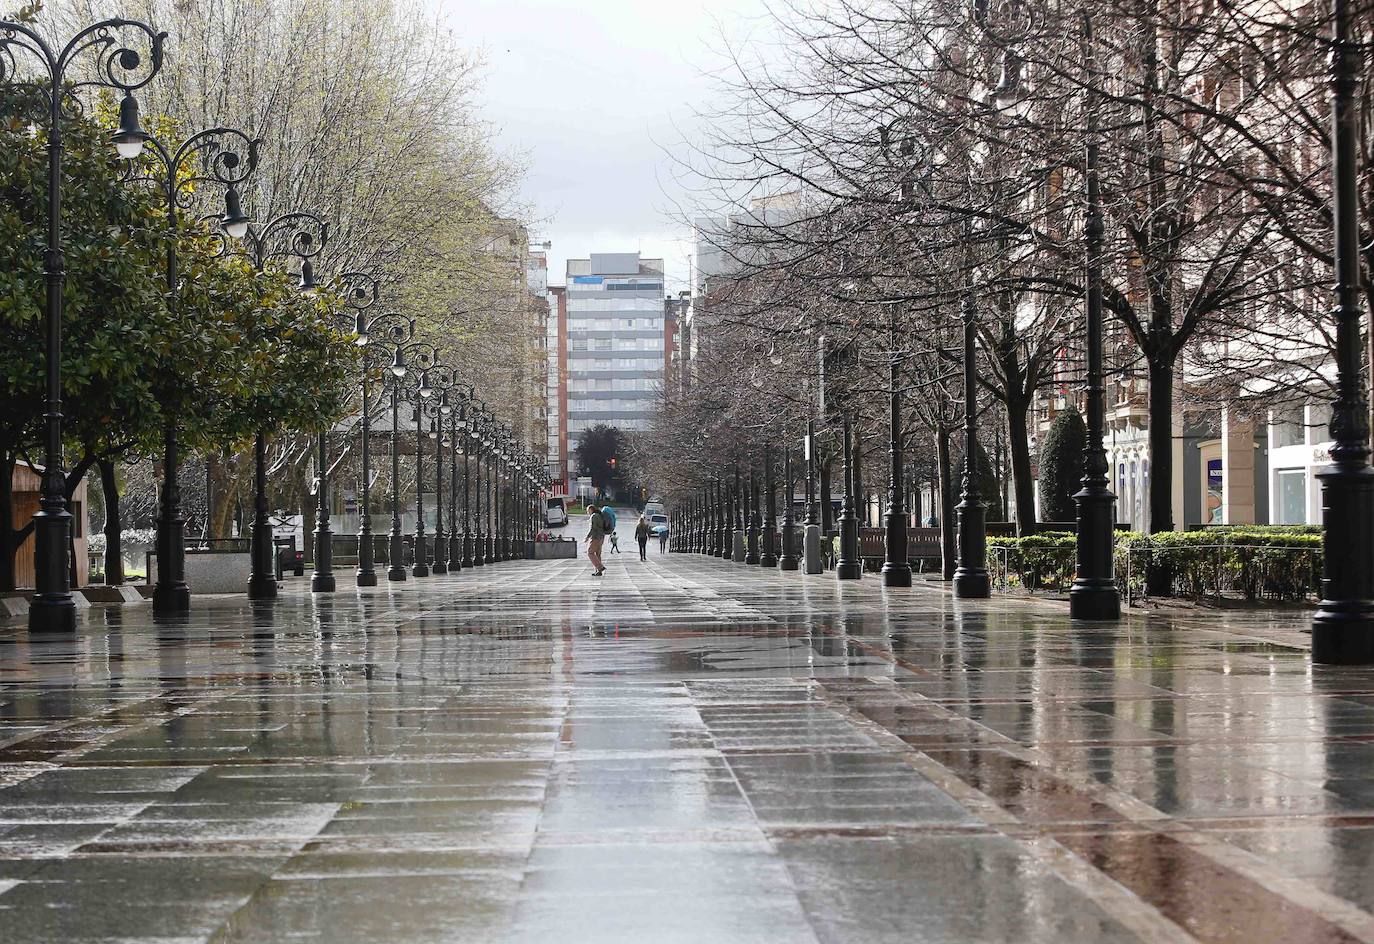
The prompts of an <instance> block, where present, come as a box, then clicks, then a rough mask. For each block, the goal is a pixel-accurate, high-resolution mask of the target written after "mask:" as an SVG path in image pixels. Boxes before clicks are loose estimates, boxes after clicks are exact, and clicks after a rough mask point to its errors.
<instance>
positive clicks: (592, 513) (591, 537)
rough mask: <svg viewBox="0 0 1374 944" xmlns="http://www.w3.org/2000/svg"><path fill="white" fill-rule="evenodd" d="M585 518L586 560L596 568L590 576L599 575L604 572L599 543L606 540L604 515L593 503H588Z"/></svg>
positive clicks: (604, 567) (604, 566)
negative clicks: (586, 521) (586, 519)
mask: <svg viewBox="0 0 1374 944" xmlns="http://www.w3.org/2000/svg"><path fill="white" fill-rule="evenodd" d="M587 518H588V525H587V560H589V561H591V562H592V566H593V567H595V568H596V570H593V571H592V576H593V577H600V576H601V575H602V574H604V573H605V572H606V565H605V564H603V563H601V545H602V543H603V542H604V541H605V540H606V517H605V515H603V514H602V513H601V510H600V509H599V508H597V507H596V506H595V505H588V506H587Z"/></svg>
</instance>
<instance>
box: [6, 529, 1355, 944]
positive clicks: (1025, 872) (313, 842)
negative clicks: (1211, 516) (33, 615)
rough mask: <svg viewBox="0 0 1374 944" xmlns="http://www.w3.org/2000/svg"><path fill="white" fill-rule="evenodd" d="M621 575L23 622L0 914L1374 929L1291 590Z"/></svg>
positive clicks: (332, 936)
mask: <svg viewBox="0 0 1374 944" xmlns="http://www.w3.org/2000/svg"><path fill="white" fill-rule="evenodd" d="M622 543H623V542H622ZM629 549H630V550H631V551H633V548H632V546H631V548H629ZM608 566H609V569H608V572H607V575H606V576H605V577H604V578H601V579H599V580H592V579H591V578H589V577H588V576H587V564H586V562H585V561H584V560H577V561H558V562H540V563H534V562H518V563H507V564H501V565H494V566H488V567H484V568H480V569H474V570H472V571H465V572H463V573H462V574H458V575H449V576H446V577H431V578H428V579H424V580H419V581H417V580H413V579H412V580H410V581H407V582H406V583H405V584H404V585H403V586H402V588H401V589H400V590H398V591H393V590H390V589H388V588H386V587H382V588H380V589H378V590H376V591H368V592H366V593H364V594H358V593H356V592H354V591H351V590H349V591H345V592H340V593H338V594H336V595H334V596H332V597H328V596H324V597H320V598H317V599H316V600H314V601H312V600H311V598H310V595H309V593H308V592H304V591H305V584H306V581H302V580H295V581H292V582H290V583H288V584H287V585H286V589H285V590H284V593H283V596H282V597H281V599H279V600H278V601H277V602H276V603H275V604H267V605H263V606H257V607H253V606H250V605H249V604H248V603H247V602H246V601H244V600H243V599H242V598H237V597H218V598H199V599H197V601H196V607H195V609H194V610H193V612H192V614H191V615H190V617H189V618H187V619H184V620H179V621H165V622H154V621H153V620H152V617H151V613H150V611H149V609H148V608H147V607H125V608H117V607H109V608H102V607H94V608H92V609H91V610H90V611H88V612H87V613H85V615H84V616H83V622H82V625H81V629H80V633H79V635H78V636H77V637H76V638H75V639H37V638H31V637H29V636H28V635H27V633H26V632H25V631H24V628H23V624H22V621H21V622H18V623H10V624H0V940H3V941H6V942H8V941H15V942H49V941H66V942H93V941H104V942H113V941H120V942H131V941H138V942H150V944H151V942H158V944H170V942H184V941H214V942H239V941H281V940H292V941H296V940H302V941H327V942H344V944H347V942H362V941H369V942H372V941H378V942H381V941H385V942H410V941H417V942H429V941H446V942H467V941H474V942H487V941H519V942H545V941H548V942H560V944H561V942H582V941H587V942H621V941H624V942H631V941H632V942H636V944H658V942H679V941H681V942H687V941H690V942H712V944H716V942H719V944H730V942H787V944H792V942H861V944H881V942H899V941H900V942H904V944H906V942H950V944H956V942H957V944H963V942H984V941H987V942H994V941H1017V942H1038V941H1046V942H1077V941H1082V942H1118V941H1170V942H1172V941H1193V940H1196V941H1207V942H1212V941H1215V942H1238V944H1239V942H1255V941H1283V942H1300V944H1317V942H1345V941H1374V873H1371V872H1370V871H1367V870H1368V869H1370V868H1371V866H1374V670H1362V669H1349V668H1345V669H1341V668H1327V667H1313V666H1312V665H1311V664H1310V661H1309V659H1308V658H1307V654H1306V652H1305V650H1304V648H1303V647H1304V646H1305V645H1306V637H1305V636H1304V635H1303V634H1302V633H1301V632H1300V630H1301V628H1302V626H1303V624H1304V622H1305V620H1306V617H1305V615H1303V614H1302V613H1301V612H1300V611H1295V612H1292V613H1289V614H1275V613H1269V612H1263V613H1261V612H1256V613H1252V614H1234V613H1232V614H1226V615H1219V614H1216V613H1209V612H1206V611H1199V612H1183V613H1180V614H1175V615H1159V614H1151V615H1142V614H1133V615H1131V616H1130V617H1129V618H1128V619H1127V620H1126V621H1124V622H1123V623H1122V624H1121V625H1120V626H1110V627H1095V628H1091V627H1090V628H1085V627H1082V626H1072V625H1071V624H1070V623H1069V621H1068V619H1067V618H1066V614H1065V607H1064V604H1062V603H1054V602H1040V601H1026V600H1022V599H1015V600H1012V599H1001V600H993V601H991V602H984V603H973V604H958V603H956V602H955V601H953V600H952V599H951V598H950V597H949V596H948V595H947V594H946V593H945V592H944V590H943V589H942V588H941V587H940V586H939V585H938V584H925V585H921V586H918V587H916V588H915V589H913V590H906V591H892V592H884V591H883V590H882V588H881V587H880V586H878V583H877V581H876V580H873V579H871V578H870V579H865V580H864V581H862V582H860V583H859V584H858V585H855V584H846V585H841V586H837V584H836V583H835V581H834V580H833V579H832V578H830V577H803V576H801V575H799V574H780V573H777V572H763V571H760V570H759V569H758V568H743V567H739V566H736V565H731V564H726V563H723V562H719V561H715V560H710V559H705V558H699V557H686V556H680V555H660V554H659V553H658V552H657V550H656V549H653V550H651V552H650V559H649V561H648V563H646V564H641V563H639V562H638V561H637V560H636V559H635V555H634V554H633V552H632V553H630V554H627V555H622V556H620V557H610V558H609V559H608ZM342 583H343V581H342V580H341V584H342Z"/></svg>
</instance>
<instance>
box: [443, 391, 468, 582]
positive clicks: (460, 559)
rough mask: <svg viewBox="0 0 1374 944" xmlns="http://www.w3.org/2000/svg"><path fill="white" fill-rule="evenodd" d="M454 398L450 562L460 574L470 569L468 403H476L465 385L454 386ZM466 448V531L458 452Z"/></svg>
mask: <svg viewBox="0 0 1374 944" xmlns="http://www.w3.org/2000/svg"><path fill="white" fill-rule="evenodd" d="M450 394H451V395H452V397H453V401H454V402H453V404H452V406H453V412H452V413H451V414H450V415H449V420H450V440H449V441H450V451H449V475H450V477H451V479H452V481H451V483H450V489H449V503H448V561H449V570H450V571H453V572H455V573H456V572H458V571H460V570H462V569H463V567H464V566H466V565H467V564H468V563H470V562H468V561H465V560H464V557H465V555H464V553H463V538H464V534H465V533H466V530H467V507H466V503H467V497H466V489H467V454H468V450H467V441H468V404H469V403H471V402H472V387H470V386H468V385H467V384H464V383H458V384H455V385H454V389H453V390H452V391H450ZM460 446H461V447H462V449H463V488H464V493H465V494H464V508H463V528H462V529H459V527H458V449H459V447H460Z"/></svg>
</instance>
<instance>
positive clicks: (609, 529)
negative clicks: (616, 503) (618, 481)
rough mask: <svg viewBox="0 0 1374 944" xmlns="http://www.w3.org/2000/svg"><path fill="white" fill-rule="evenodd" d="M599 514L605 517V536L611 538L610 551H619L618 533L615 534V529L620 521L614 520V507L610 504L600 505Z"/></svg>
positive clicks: (617, 552) (616, 552)
mask: <svg viewBox="0 0 1374 944" xmlns="http://www.w3.org/2000/svg"><path fill="white" fill-rule="evenodd" d="M601 515H602V517H604V518H605V519H606V536H607V537H608V538H610V539H611V553H612V554H619V553H620V535H618V534H616V531H615V529H616V528H617V527H619V525H620V522H618V521H616V520H615V509H614V508H612V507H611V506H610V505H602V506H601Z"/></svg>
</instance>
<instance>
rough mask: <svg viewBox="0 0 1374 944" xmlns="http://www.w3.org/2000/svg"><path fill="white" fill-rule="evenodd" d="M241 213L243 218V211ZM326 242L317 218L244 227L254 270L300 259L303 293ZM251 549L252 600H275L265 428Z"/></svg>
mask: <svg viewBox="0 0 1374 944" xmlns="http://www.w3.org/2000/svg"><path fill="white" fill-rule="evenodd" d="M225 199H226V201H231V200H232V202H231V203H230V204H229V205H230V206H231V208H232V207H234V206H237V203H238V193H237V191H236V190H234V189H233V188H230V190H229V192H228V194H227V195H226V197H225ZM239 213H240V215H241V214H242V211H239ZM227 216H228V214H226V218H227ZM227 225H228V224H227V223H226V228H227ZM236 225H237V224H236ZM328 239H329V224H328V223H326V222H325V221H324V220H322V219H320V217H318V216H316V215H315V214H314V213H305V212H296V213H283V214H282V215H281V216H278V217H276V218H275V219H272V220H268V221H267V222H266V223H264V224H263V225H262V227H261V228H254V227H253V225H252V224H251V223H247V222H246V221H245V223H244V230H243V243H244V248H245V251H246V253H247V255H248V257H249V259H251V260H252V263H253V267H254V268H256V269H257V270H258V271H259V272H261V271H262V270H263V269H264V268H265V267H266V266H267V262H268V261H269V260H271V259H285V258H295V259H298V260H299V261H300V264H301V288H302V289H303V290H305V291H310V290H312V289H313V288H314V287H315V286H314V283H313V276H312V274H311V260H312V259H314V258H316V257H317V256H319V254H320V253H321V252H323V251H324V246H325V243H326V242H327V241H328ZM250 550H251V553H250V554H249V558H250V567H251V569H250V572H249V575H248V598H249V599H250V600H271V599H273V598H275V597H276V595H277V568H276V561H274V560H273V556H274V554H275V548H274V547H273V543H272V522H271V519H270V518H269V517H268V509H267V432H266V431H265V430H263V429H259V430H258V432H257V435H256V436H255V437H254V438H253V535H252V541H251V544H250Z"/></svg>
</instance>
